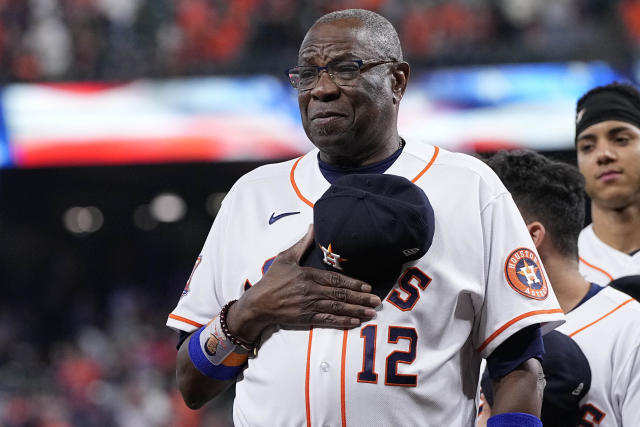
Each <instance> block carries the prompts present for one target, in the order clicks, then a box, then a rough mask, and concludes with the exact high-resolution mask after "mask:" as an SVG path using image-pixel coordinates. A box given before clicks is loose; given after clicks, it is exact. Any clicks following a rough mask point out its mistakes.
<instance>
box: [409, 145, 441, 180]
mask: <svg viewBox="0 0 640 427" xmlns="http://www.w3.org/2000/svg"><path fill="white" fill-rule="evenodd" d="M439 152H440V148H438V146H434V147H433V156H431V160H429V163H427V166H425V167H424V169H422V170H421V171H420V173H419V174H418V175H416V176H415V178H413V179H412V180H411V182H414V183H415V182H416V181H417V180H419V179H420V177H421V176H422V175H424V174H425V172H427V171H428V170H429V168H430V167H431V165H433V162H435V161H436V157H438V153H439Z"/></svg>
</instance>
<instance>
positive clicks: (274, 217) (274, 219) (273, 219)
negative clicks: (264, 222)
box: [269, 212, 300, 225]
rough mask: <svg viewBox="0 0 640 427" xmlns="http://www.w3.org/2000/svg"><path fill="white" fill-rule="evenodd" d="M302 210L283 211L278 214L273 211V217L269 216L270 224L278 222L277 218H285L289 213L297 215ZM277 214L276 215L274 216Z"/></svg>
mask: <svg viewBox="0 0 640 427" xmlns="http://www.w3.org/2000/svg"><path fill="white" fill-rule="evenodd" d="M299 213H300V212H285V213H281V214H280V215H276V213H275V212H274V213H272V214H271V218H269V225H271V224H273V223H274V222H276V221H277V220H279V219H281V218H284V217H285V216H289V215H297V214H299ZM274 215H275V216H274Z"/></svg>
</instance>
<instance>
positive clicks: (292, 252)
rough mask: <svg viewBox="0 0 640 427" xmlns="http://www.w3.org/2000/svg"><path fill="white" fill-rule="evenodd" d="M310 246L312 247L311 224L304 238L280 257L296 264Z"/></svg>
mask: <svg viewBox="0 0 640 427" xmlns="http://www.w3.org/2000/svg"><path fill="white" fill-rule="evenodd" d="M311 245H313V224H309V228H308V229H307V232H306V233H305V234H304V236H302V238H301V239H300V240H298V241H297V242H296V243H294V244H293V246H291V247H290V248H289V249H286V250H285V251H283V252H282V253H281V254H280V256H281V257H283V258H285V259H287V260H290V261H292V262H295V263H296V264H297V263H299V262H300V259H301V258H302V256H303V255H304V253H305V252H306V251H307V250H308V249H309V248H310V247H311Z"/></svg>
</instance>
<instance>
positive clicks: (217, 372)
mask: <svg viewBox="0 0 640 427" xmlns="http://www.w3.org/2000/svg"><path fill="white" fill-rule="evenodd" d="M205 328H206V326H203V327H201V328H200V329H198V330H197V331H195V332H194V333H193V335H192V336H191V339H190V340H189V357H190V358H191V361H192V362H193V365H194V366H195V367H196V369H198V371H200V372H202V373H203V374H204V375H206V376H208V377H209V378H213V379H216V380H232V379H234V378H235V377H236V376H237V375H238V374H239V373H240V372H241V371H242V369H243V366H225V365H222V364H221V365H217V366H216V365H214V364H213V363H211V361H210V360H209V359H208V358H207V356H206V355H205V354H204V351H203V350H202V347H200V334H201V333H202V331H203V330H204V329H205Z"/></svg>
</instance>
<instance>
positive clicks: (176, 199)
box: [0, 0, 640, 427]
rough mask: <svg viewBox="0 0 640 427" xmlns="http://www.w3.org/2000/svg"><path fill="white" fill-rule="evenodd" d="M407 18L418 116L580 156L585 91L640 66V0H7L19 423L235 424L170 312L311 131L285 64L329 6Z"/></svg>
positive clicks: (441, 127) (464, 142)
mask: <svg viewBox="0 0 640 427" xmlns="http://www.w3.org/2000/svg"><path fill="white" fill-rule="evenodd" d="M346 7H362V8H368V9H372V10H375V11H379V12H381V13H382V14H384V15H385V16H387V17H388V18H389V19H390V20H391V21H392V22H393V24H394V25H395V26H396V28H397V29H398V32H399V34H400V37H401V40H402V43H403V47H404V51H405V59H406V60H408V61H409V62H410V63H411V64H412V77H411V80H410V85H409V89H408V93H407V97H406V98H405V100H404V101H403V105H402V108H401V113H400V115H401V121H400V132H401V134H403V135H405V136H410V137H412V138H420V139H424V140H426V141H429V142H432V143H436V144H438V145H441V146H443V147H446V148H449V149H454V150H463V151H467V152H487V151H494V150H496V149H498V148H501V147H507V148H511V147H529V148H532V149H535V150H538V151H541V152H543V153H545V154H548V155H552V156H556V157H559V158H561V159H564V160H566V161H569V162H574V160H575V159H574V155H573V153H572V147H573V141H572V138H573V114H574V113H573V108H574V104H575V101H576V99H577V97H578V96H580V95H581V94H582V93H583V92H585V91H586V90H587V89H589V88H590V87H592V86H595V85H598V84H604V83H608V82H610V81H613V80H627V81H630V82H636V81H637V78H638V76H639V75H640V74H639V72H640V68H639V67H638V62H637V60H638V52H639V46H640V45H639V41H640V1H636V0H620V1H608V0H582V1H579V0H555V1H553V2H549V1H543V0H487V1H480V0H457V1H454V0H452V1H439V0H423V1H418V0H413V1H411V0H335V1H305V2H299V1H294V0H234V1H226V2H225V1H216V0H0V83H1V84H2V86H1V88H0V284H1V288H0V289H1V294H0V425H3V426H11V427H13V426H47V427H53V426H56V427H59V426H111V425H114V426H200V425H207V426H227V425H230V423H231V418H230V406H229V404H230V401H231V398H232V392H230V393H227V395H225V397H223V398H221V399H218V400H217V401H215V402H212V403H211V404H209V405H208V406H207V407H206V408H204V409H202V410H200V411H195V412H194V411H190V410H188V409H186V407H185V406H184V404H183V403H182V401H181V398H180V397H179V395H178V394H177V392H176V387H175V379H174V361H175V359H174V358H175V343H176V334H175V333H173V332H171V331H170V330H168V329H167V328H166V327H164V322H165V319H166V316H167V314H168V313H169V312H170V311H171V309H172V308H173V307H174V305H175V303H176V301H177V299H178V297H179V295H180V292H181V291H182V288H183V286H184V283H185V281H186V278H187V277H188V275H189V272H190V270H191V266H192V264H193V261H194V260H195V257H196V256H197V254H198V251H199V250H200V248H201V246H202V244H203V242H204V239H205V237H206V234H207V232H208V229H209V227H210V224H211V221H212V220H213V218H214V217H215V214H216V212H217V209H218V207H219V203H220V200H221V199H222V197H224V194H225V192H226V191H227V190H228V188H229V187H230V185H231V184H232V183H233V182H234V181H235V180H236V179H237V178H238V177H239V176H240V175H242V174H243V173H245V172H246V171H248V170H250V169H252V168H254V167H256V166H257V165H259V164H262V163H264V162H269V161H274V160H279V159H287V158H291V157H293V156H296V155H298V154H299V153H302V152H304V151H305V150H307V149H308V148H310V145H309V143H308V141H306V138H305V137H304V133H303V132H302V130H301V128H300V120H299V117H298V112H297V106H296V101H295V93H294V91H293V89H291V88H290V87H289V86H288V83H287V82H286V79H285V78H284V75H283V72H282V71H283V70H284V69H285V68H288V67H289V66H292V65H295V64H294V62H295V60H296V53H297V48H298V45H299V43H300V41H301V40H302V37H303V36H304V33H305V31H306V29H307V28H308V27H309V26H310V24H311V23H312V22H313V21H314V20H315V19H316V18H317V17H319V16H320V15H322V14H323V13H325V12H328V11H331V10H335V9H340V8H346Z"/></svg>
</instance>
